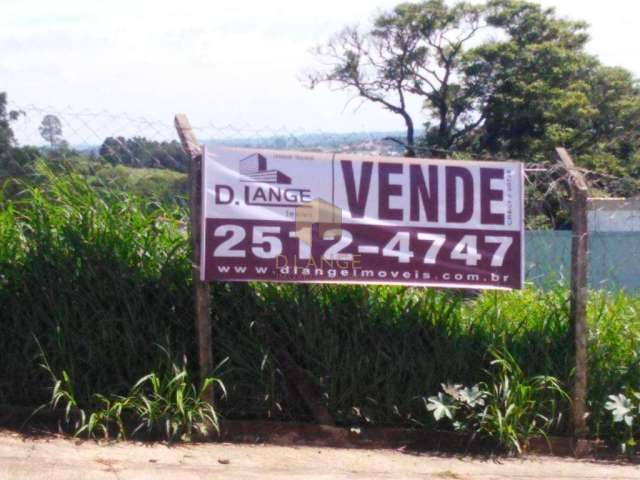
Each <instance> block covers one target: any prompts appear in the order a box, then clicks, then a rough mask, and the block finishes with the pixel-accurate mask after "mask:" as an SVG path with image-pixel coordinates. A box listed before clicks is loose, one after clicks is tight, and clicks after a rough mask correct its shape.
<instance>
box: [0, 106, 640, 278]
mask: <svg viewBox="0 0 640 480" xmlns="http://www.w3.org/2000/svg"><path fill="white" fill-rule="evenodd" d="M8 110H9V111H11V112H14V113H13V115H12V117H13V118H14V120H13V121H12V122H11V124H10V126H11V129H12V131H13V133H14V139H15V142H16V145H17V146H20V147H28V148H31V149H34V150H37V151H38V152H39V153H40V154H44V155H48V156H49V157H51V158H60V157H65V158H71V159H73V158H86V159H89V160H93V161H97V162H101V163H102V164H103V165H104V166H105V169H107V170H108V168H112V167H113V166H118V165H122V166H125V167H131V168H137V169H143V168H145V169H149V168H151V169H154V168H155V169H167V170H170V171H174V172H177V173H186V172H187V170H188V159H187V156H186V155H185V153H184V152H183V150H182V147H181V145H180V143H179V139H178V135H177V133H176V130H175V127H174V125H173V122H172V119H170V118H169V119H165V120H162V121H158V120H151V119H148V118H145V117H139V116H133V115H128V114H114V113H111V112H108V111H104V110H100V111H93V110H78V109H74V108H71V107H68V108H64V109H56V108H52V107H41V106H35V105H17V104H13V103H9V105H8ZM193 130H194V133H195V135H196V137H197V138H198V141H199V142H200V143H203V144H207V145H227V146H237V147H247V148H270V149H289V150H309V151H321V152H331V153H359V154H368V155H387V156H399V155H403V154H404V148H403V146H402V141H401V138H402V132H392V131H391V132H350V133H332V132H323V131H318V130H313V131H309V130H305V129H304V128H289V127H285V126H281V127H276V128H273V127H256V126H252V125H249V124H245V125H225V124H214V123H203V124H195V125H194V126H193ZM447 153H448V156H453V157H454V158H463V157H468V155H465V154H464V153H463V152H447ZM522 160H525V161H526V159H522ZM20 161H23V159H14V163H19V162H20ZM20 167H21V166H20V165H15V164H14V165H13V168H14V169H16V168H17V169H20ZM138 171H139V172H141V175H151V173H149V172H150V171H149V170H144V171H143V170H138ZM131 172H133V171H130V174H131ZM142 172H144V173H142ZM525 173H526V176H525V195H526V201H525V214H526V215H525V217H526V221H525V223H526V228H527V230H528V232H527V236H526V245H527V248H526V276H527V279H528V280H529V281H532V282H534V283H536V284H538V285H548V284H553V283H555V282H558V281H560V282H564V281H566V280H567V278H568V276H569V269H570V264H571V254H570V250H571V248H570V243H571V233H570V230H569V229H570V209H571V206H570V194H569V190H568V188H567V181H566V180H567V179H566V172H565V171H564V170H563V168H562V167H561V166H560V165H559V164H558V163H557V161H556V160H555V159H554V158H549V160H548V161H546V162H544V163H537V164H531V163H527V164H526V172H525ZM583 173H584V174H585V176H586V178H587V180H588V182H589V186H590V189H591V192H590V194H591V196H596V197H598V196H607V197H608V198H609V200H607V201H604V202H592V208H591V212H590V230H591V233H590V260H589V266H590V269H589V272H590V284H591V286H592V287H596V288H610V289H612V288H625V289H632V290H637V289H640V262H629V259H630V258H640V201H636V200H634V197H638V199H640V182H638V181H637V180H635V179H632V178H620V177H615V176H612V175H609V174H604V173H598V172H593V171H589V170H583ZM1 175H2V171H1V170H0V176H1ZM131 176H132V174H131ZM177 178H178V177H176V182H178V180H177ZM156 186H157V185H156ZM154 188H155V187H154ZM173 188H175V187H173ZM181 192H182V193H185V194H186V184H185V185H183V186H182V187H181ZM170 196H171V195H170V193H168V195H167V197H170ZM611 197H625V198H626V200H622V199H619V200H615V199H612V198H611Z"/></svg>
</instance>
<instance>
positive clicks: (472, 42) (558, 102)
mask: <svg viewBox="0 0 640 480" xmlns="http://www.w3.org/2000/svg"><path fill="white" fill-rule="evenodd" d="M587 40H588V34H587V25H586V24H584V23H583V22H577V21H571V20H566V19H562V18H559V17H558V16H557V15H556V13H555V11H554V9H552V8H543V7H541V6H540V5H538V4H536V3H533V2H529V1H524V0H489V1H487V2H485V3H483V4H473V5H471V4H469V3H466V2H459V3H456V4H454V5H448V4H447V3H445V2H444V1H442V0H428V1H424V2H421V3H404V4H400V5H398V6H397V7H396V8H394V9H393V10H392V11H390V12H388V13H384V14H382V15H380V16H379V17H378V18H377V19H376V20H375V21H374V22H373V24H372V25H371V26H370V27H369V28H364V29H363V28H357V27H349V28H347V29H345V30H344V31H342V32H341V33H340V34H338V35H337V36H335V37H334V38H333V39H331V40H330V41H329V42H328V43H327V44H326V45H323V46H321V47H319V48H318V49H317V54H318V56H319V58H320V59H321V60H322V62H323V64H324V67H322V68H320V69H319V70H317V71H316V72H315V73H313V74H311V75H310V76H309V78H310V80H311V85H312V86H315V85H316V84H318V83H323V82H326V83H329V84H332V85H335V86H338V87H340V88H343V89H347V90H349V91H352V92H353V93H355V94H356V95H357V96H359V97H361V98H362V99H364V100H365V101H371V102H374V103H377V104H379V105H381V106H382V107H384V108H386V109H387V110H389V111H391V112H393V113H395V114H398V115H400V116H401V117H402V118H403V120H404V123H405V125H406V127H407V135H406V141H405V143H406V145H407V153H408V154H413V153H414V152H415V150H416V149H420V150H421V151H424V152H426V153H429V154H431V155H443V156H447V155H450V154H452V153H453V152H466V153H473V154H476V155H491V156H495V157H505V158H506V157H511V158H520V159H523V160H525V161H540V160H544V159H548V158H550V156H551V155H552V153H553V148H554V147H555V146H558V145H562V146H565V147H568V148H569V149H571V150H572V152H573V153H574V154H575V155H576V156H577V158H578V161H579V162H580V163H582V164H583V165H585V166H588V167H589V168H594V169H600V170H602V171H606V172H609V173H614V174H616V175H626V174H629V175H635V176H640V165H639V161H640V156H639V155H640V154H639V152H640V89H639V87H638V83H637V80H636V79H634V78H633V75H632V74H631V73H629V72H628V71H626V70H624V69H622V68H612V67H607V66H604V65H602V64H601V63H600V62H599V61H598V60H597V59H596V58H594V57H593V56H591V55H589V54H587V53H586V51H585V45H586V42H587ZM412 96H418V97H419V98H421V99H422V102H423V107H424V109H423V115H424V117H423V118H412V117H411V115H410V114H409V111H408V110H409V109H408V108H407V103H408V98H409V97H412ZM420 124H424V125H425V133H424V135H422V136H420V137H419V138H415V137H416V136H417V135H416V133H415V132H416V125H420ZM421 153H422V152H421Z"/></svg>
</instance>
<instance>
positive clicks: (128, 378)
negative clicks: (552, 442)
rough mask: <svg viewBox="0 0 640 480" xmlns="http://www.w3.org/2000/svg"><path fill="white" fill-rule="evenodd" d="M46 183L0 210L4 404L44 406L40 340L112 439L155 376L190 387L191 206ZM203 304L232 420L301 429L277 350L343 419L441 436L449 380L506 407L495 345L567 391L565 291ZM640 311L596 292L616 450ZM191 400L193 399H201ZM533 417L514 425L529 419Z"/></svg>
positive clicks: (600, 398) (597, 406)
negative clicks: (615, 414)
mask: <svg viewBox="0 0 640 480" xmlns="http://www.w3.org/2000/svg"><path fill="white" fill-rule="evenodd" d="M39 173H40V175H42V176H43V177H45V178H47V181H46V182H45V181H40V182H38V184H37V185H38V186H33V185H31V186H29V185H23V186H22V188H21V189H20V192H21V193H20V194H19V195H18V196H17V197H14V198H13V199H11V200H8V199H5V200H4V201H2V202H1V203H0V205H1V206H0V320H1V321H0V349H1V351H2V352H3V361H2V362H1V363H0V403H11V404H22V405H40V404H43V403H46V402H48V401H49V400H50V398H51V387H52V381H51V376H50V374H48V373H47V372H46V371H45V370H43V369H42V368H41V367H40V366H39V363H41V362H40V361H39V360H38V359H39V358H40V347H39V346H38V343H37V342H36V340H35V338H37V339H38V340H39V342H40V346H41V348H42V351H43V352H44V353H45V354H46V357H47V360H48V365H49V366H50V370H51V372H54V374H55V377H56V379H57V380H60V381H62V383H61V386H60V387H59V388H58V390H57V392H58V393H60V392H63V391H64V392H72V393H70V395H71V396H72V398H73V400H74V405H75V406H77V408H79V409H81V410H84V411H85V412H86V422H89V419H90V416H91V413H95V412H103V414H99V416H98V418H96V417H94V420H93V427H91V432H92V433H96V432H99V430H100V429H101V428H102V427H99V426H100V425H103V424H105V423H107V424H109V425H111V427H109V428H115V431H116V432H117V421H115V424H114V423H113V422H114V417H113V416H112V414H111V413H104V412H111V411H112V410H113V408H116V409H117V408H120V407H121V404H119V403H118V402H123V401H124V400H123V399H127V398H130V397H132V396H133V397H136V396H137V395H138V393H140V392H142V391H144V392H145V393H144V395H145V396H146V397H147V398H150V397H149V395H152V394H151V393H149V392H152V391H153V384H154V382H155V381H157V382H159V385H161V387H160V388H159V390H162V391H165V392H166V390H164V388H165V386H166V385H168V384H169V383H170V382H171V379H172V378H174V376H175V375H178V374H181V373H180V372H186V373H185V374H184V376H182V377H181V378H182V379H186V378H187V376H188V378H190V379H192V378H197V376H196V372H195V371H193V366H194V365H195V364H196V360H195V359H196V358H197V357H196V355H195V345H194V337H195V334H194V328H193V323H194V321H193V309H192V292H191V286H190V283H191V261H190V248H189V242H188V239H187V235H186V228H185V223H184V218H185V215H186V212H185V211H184V210H182V209H180V208H179V207H171V208H170V207H163V206H161V205H160V204H158V203H157V202H153V201H149V200H144V199H141V198H139V197H136V196H134V195H131V194H127V193H124V192H122V191H118V190H109V189H104V190H102V191H99V190H96V189H95V188H92V187H91V185H90V184H89V183H88V182H87V180H86V179H85V178H83V177H80V176H78V175H77V174H73V173H71V174H67V175H52V174H51V173H50V172H47V171H46V170H43V169H40V170H39ZM212 294H213V295H214V301H213V312H212V315H213V317H214V319H213V320H214V322H213V323H214V326H215V332H214V339H215V340H214V342H215V343H214V345H213V349H214V352H215V355H216V357H217V362H222V361H223V360H224V359H227V361H226V363H224V365H223V366H222V367H221V368H220V369H219V370H218V371H217V373H216V376H217V377H219V378H220V379H221V380H222V381H223V382H224V384H225V385H226V387H227V390H228V392H227V393H228V396H227V399H226V400H225V401H224V402H222V403H220V404H219V405H216V408H217V409H218V410H217V412H220V413H221V414H222V415H224V416H225V417H229V418H275V419H283V420H292V419H296V420H309V419H310V418H311V417H310V412H309V411H308V410H307V407H306V406H305V405H304V403H303V402H302V401H301V400H300V399H299V397H298V395H297V394H296V392H295V390H294V389H292V386H291V385H290V384H289V383H287V379H286V378H285V376H284V375H283V373H282V370H281V366H280V365H279V364H278V361H277V356H276V355H274V352H275V350H274V349H286V350H287V352H288V353H289V354H290V356H291V357H292V358H293V359H294V360H295V362H296V363H297V364H298V365H299V366H300V367H302V368H303V369H305V370H306V371H307V372H308V374H309V378H311V379H312V381H313V382H315V383H316V384H317V386H318V388H319V389H320V391H321V392H322V395H323V399H324V402H325V403H326V405H327V406H328V409H329V411H330V412H331V414H332V415H333V417H334V418H335V419H336V421H337V422H338V423H339V424H342V425H404V426H423V427H425V428H437V427H438V424H437V422H436V421H435V419H434V418H433V416H432V415H431V414H430V412H428V411H427V410H426V409H425V407H424V403H423V400H422V398H424V397H426V396H429V395H433V394H435V393H436V392H438V391H439V390H440V385H441V384H442V383H445V384H453V385H455V384H461V385H476V384H478V383H482V384H484V385H486V388H484V387H483V389H484V390H486V391H487V392H496V393H495V394H493V393H492V394H491V395H494V396H495V398H496V402H498V403H496V405H498V404H499V401H498V400H497V399H499V398H503V397H500V396H499V394H498V393H497V391H496V390H495V388H496V386H499V385H501V384H504V383H505V380H504V378H503V377H501V376H500V372H502V371H503V370H501V369H502V368H503V366H500V365H496V364H492V362H493V361H494V360H495V357H494V355H493V354H492V352H496V351H498V352H508V354H509V355H510V358H512V359H513V363H511V360H510V361H509V362H510V363H509V365H512V367H510V368H515V367H513V366H514V365H517V366H519V368H520V369H521V370H519V371H515V370H512V371H511V373H509V375H510V376H507V378H509V382H511V378H513V376H514V375H516V373H517V375H516V376H517V378H518V379H519V380H518V382H519V384H521V385H524V386H525V387H526V388H529V387H527V385H529V386H531V385H532V383H531V382H534V383H535V379H534V378H535V377H536V376H544V377H551V376H553V377H555V378H557V379H558V382H559V383H560V384H561V385H563V388H565V389H566V388H567V386H568V385H570V382H571V370H572V361H571V340H570V330H569V326H568V293H567V291H566V290H565V289H563V288H561V287H558V288H556V289H553V290H550V291H541V290H535V289H527V290H524V291H520V292H511V293H498V292H486V293H484V294H482V295H480V296H478V297H477V298H474V299H465V298H464V297H462V296H460V295H458V294H456V293H452V292H443V291H436V290H432V289H430V290H427V289H411V288H401V287H388V286H385V287H375V286H369V287H359V286H330V285H314V286H296V285H275V284H214V285H213V293H212ZM639 311H640V298H638V297H632V296H629V295H625V294H624V293H617V294H605V293H599V292H592V294H591V298H590V304H589V309H588V315H589V326H590V345H589V349H590V350H589V362H590V365H589V367H590V372H591V376H590V383H589V409H590V412H591V413H590V417H589V422H590V426H591V431H592V432H593V434H594V435H598V436H600V437H605V438H612V439H616V441H617V438H618V436H619V434H618V433H617V432H618V427H617V425H615V424H614V423H613V419H612V417H611V415H610V414H609V412H608V411H607V410H606V409H605V402H606V401H607V397H608V396H609V395H612V394H616V393H618V392H625V391H639V390H640V358H639V357H638V355H637V351H638V345H639V344H640V343H639V342H640V315H639V314H638V312H639ZM264 325H268V326H269V333H268V334H267V333H265V329H264V328H262V326H264ZM157 344H160V345H162V346H163V347H164V348H165V349H166V350H167V351H170V352H173V355H172V359H171V362H172V363H174V364H176V365H178V370H172V369H171V368H168V369H167V368H166V366H167V364H168V362H167V359H166V355H165V354H163V353H162V351H161V350H159V349H158V347H157ZM184 356H186V358H187V359H188V360H189V361H188V362H187V363H186V365H185V364H184V363H183V362H182V360H181V359H182V358H183V357H184ZM163 366H164V367H163ZM496 369H497V370H496ZM62 372H66V373H64V374H63V373H62ZM150 372H155V373H156V377H155V378H156V380H152V378H154V377H148V376H147V375H148V374H149V373H150ZM492 372H493V373H492ZM514 372H516V373H514ZM492 375H493V376H492ZM495 375H498V376H495ZM143 377H145V378H146V379H147V380H146V381H145V382H143V384H139V385H138V388H139V389H136V388H133V386H135V385H136V384H137V382H138V381H139V379H141V378H143ZM541 378H542V377H541ZM163 379H164V380H163ZM180 381H181V382H182V380H180ZM192 383H193V382H192V381H189V382H188V384H192ZM63 386H64V388H62V387H63ZM184 388H187V389H188V390H189V391H190V392H192V394H193V396H192V398H196V397H197V395H198V392H199V389H196V388H195V387H193V389H192V387H189V386H188V385H187V384H184ZM535 391H536V388H534V389H533V390H532V392H534V393H535ZM96 394H101V395H102V397H96ZM172 395H173V394H168V395H167V394H165V393H163V394H162V395H161V396H162V398H169V397H171V396H172ZM532 395H533V393H532ZM534 397H535V395H534ZM173 398H175V396H174V397H173ZM535 398H537V397H535ZM545 398H546V397H545ZM488 399H489V397H487V400H485V401H488ZM62 400H63V399H61V400H60V401H62ZM557 400H558V401H560V400H561V398H560V397H558V399H557ZM159 402H161V400H159ZM536 402H538V401H537V400H536ZM525 403H526V402H525ZM536 404H537V403H536ZM165 405H168V403H167V404H165ZM559 405H560V409H561V411H562V412H563V413H565V415H564V416H563V417H562V418H561V419H560V420H559V421H558V419H557V417H555V416H554V417H553V418H555V419H556V421H554V422H552V423H551V424H549V426H548V427H547V426H546V424H545V425H544V428H545V430H547V429H548V430H549V433H561V432H563V430H564V429H565V428H566V423H565V421H566V417H567V415H566V408H567V404H566V402H562V401H560V403H559ZM122 408H123V411H126V409H125V408H124V407H122ZM158 408H160V407H158ZM501 408H502V407H501ZM543 410H544V409H543ZM500 411H501V412H502V411H503V410H500ZM530 411H531V410H527V412H529V413H527V414H526V415H527V416H525V417H522V418H524V420H523V422H522V423H520V421H519V423H518V425H525V427H526V425H527V424H529V420H527V419H528V418H530V417H529V416H528V415H529V414H530ZM173 412H174V413H175V411H173ZM217 412H216V413H217ZM535 413H536V414H537V413H540V414H542V415H545V416H547V414H548V411H547V412H546V413H545V411H536V412H535ZM100 415H103V416H102V417H100ZM171 415H173V413H172V414H171ZM140 418H142V417H140ZM154 418H157V417H154ZM548 418H551V417H548ZM86 422H85V423H83V424H81V425H80V427H82V426H83V425H87V423H86ZM113 425H115V427H113ZM153 425H155V426H154V427H153V429H156V432H157V428H158V425H159V424H158V423H154V424H153ZM536 425H542V424H540V423H537V424H536ZM520 428H521V427H520V426H518V427H517V429H516V432H519V431H520V430H519V429H520ZM86 429H89V427H86ZM174 432H177V431H175V430H174ZM87 433H89V432H88V431H87ZM183 433H184V431H180V432H177V433H174V435H175V436H178V437H179V436H181V435H182V434H183Z"/></svg>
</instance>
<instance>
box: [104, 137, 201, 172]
mask: <svg viewBox="0 0 640 480" xmlns="http://www.w3.org/2000/svg"><path fill="white" fill-rule="evenodd" d="M99 153H100V156H101V157H103V158H104V159H105V160H107V161H108V162H109V163H111V164H114V165H117V164H122V165H128V166H131V167H146V168H167V169H170V170H176V171H178V172H186V171H187V170H188V165H189V163H188V158H187V156H186V155H185V153H184V151H183V149H182V147H181V146H180V143H178V142H177V141H175V140H174V141H171V142H157V141H154V140H149V139H147V138H145V137H132V138H125V137H108V138H106V139H105V140H104V142H103V143H102V145H101V146H100V151H99Z"/></svg>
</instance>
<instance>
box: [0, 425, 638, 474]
mask: <svg viewBox="0 0 640 480" xmlns="http://www.w3.org/2000/svg"><path fill="white" fill-rule="evenodd" d="M192 478H193V479H245V478H246V479H260V480H269V479H295V478H298V479H309V480H320V479H345V478H348V479H384V478H388V479H391V478H393V479H414V478H415V479H483V480H488V479H518V480H522V479H543V478H544V479H545V480H553V479H640V466H634V465H616V464H607V463H602V462H598V463H594V462H590V461H577V460H572V459H558V458H551V457H528V458H526V459H500V460H486V459H470V458H454V457H439V456H436V455H428V454H421V455H414V454H406V453H401V452H398V451H388V450H373V451H370V450H346V449H330V448H313V447H276V446H268V445H229V444H200V445H187V446H177V447H168V446H166V445H162V444H153V445H145V444H140V443H116V444H111V445H98V444H96V443H94V442H77V441H73V440H70V439H64V438H56V437H48V438H36V439H34V438H30V437H22V436H20V435H18V434H15V433H11V432H1V431H0V480H14V479H47V480H59V479H60V480H63V479H64V480H74V479H91V480H94V479H95V480H101V479H110V480H125V479H136V480H143V479H152V480H162V479H171V480H178V479H192Z"/></svg>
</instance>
